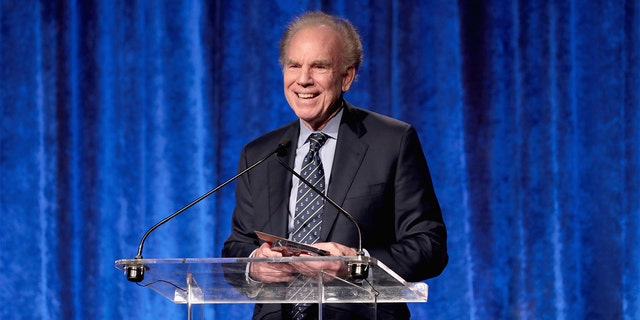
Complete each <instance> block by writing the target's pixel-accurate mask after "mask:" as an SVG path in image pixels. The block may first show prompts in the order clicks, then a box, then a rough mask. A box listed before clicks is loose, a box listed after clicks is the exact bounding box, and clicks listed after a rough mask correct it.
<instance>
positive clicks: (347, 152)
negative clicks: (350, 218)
mask: <svg viewBox="0 0 640 320" xmlns="http://www.w3.org/2000/svg"><path fill="white" fill-rule="evenodd" d="M339 130H340V131H339V134H338V141H337V144H336V152H335V157H334V159H333V169H332V171H331V180H330V181H329V191H328V196H329V198H331V199H332V200H333V201H335V202H336V203H337V204H338V205H340V206H342V205H343V204H344V200H345V198H346V195H347V192H348V191H349V188H350V187H351V184H352V183H353V179H354V178H355V176H356V173H357V172H358V169H359V168H360V165H361V164H362V160H363V159H364V155H365V154H366V152H367V149H368V145H367V144H366V143H363V142H362V141H361V140H360V137H361V136H362V135H363V134H364V133H365V132H366V129H365V128H364V126H363V124H362V122H361V120H360V119H358V117H356V111H355V110H354V109H353V108H352V107H351V106H350V105H346V106H345V110H344V113H343V116H342V121H341V123H340V129H339ZM340 214H341V213H339V212H338V209H336V208H334V207H333V206H332V205H331V204H329V203H327V204H325V211H324V217H323V221H322V235H321V238H320V239H321V241H326V240H327V238H328V236H329V234H330V232H331V229H332V228H333V226H334V224H335V221H336V218H337V217H338V215H340Z"/></svg>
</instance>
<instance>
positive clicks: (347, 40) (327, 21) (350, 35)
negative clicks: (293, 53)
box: [278, 11, 362, 70]
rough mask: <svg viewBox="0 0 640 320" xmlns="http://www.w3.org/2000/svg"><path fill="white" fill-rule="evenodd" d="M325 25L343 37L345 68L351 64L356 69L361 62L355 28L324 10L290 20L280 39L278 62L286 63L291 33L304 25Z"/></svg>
mask: <svg viewBox="0 0 640 320" xmlns="http://www.w3.org/2000/svg"><path fill="white" fill-rule="evenodd" d="M320 25H326V26H328V27H330V28H332V29H333V30H335V31H337V32H338V33H339V34H340V35H341V36H342V39H343V46H344V47H343V48H342V49H343V50H342V61H343V63H344V65H343V66H344V68H345V70H346V69H347V68H348V67H351V66H353V67H354V68H355V69H356V70H358V67H360V64H362V41H361V40H360V35H358V32H357V31H356V28H355V27H354V26H353V25H352V24H351V22H349V21H348V20H346V19H343V18H340V17H336V16H331V15H328V14H326V13H324V12H319V11H317V12H307V13H305V14H303V15H301V16H299V17H297V18H296V19H295V20H293V22H291V23H290V24H289V25H288V26H287V28H286V29H285V31H284V33H283V34H282V39H281V40H280V58H279V59H278V62H279V63H280V66H282V67H284V65H285V63H286V56H287V48H288V47H289V42H290V41H291V38H293V35H294V34H295V33H296V32H298V31H300V29H303V28H305V27H310V26H320Z"/></svg>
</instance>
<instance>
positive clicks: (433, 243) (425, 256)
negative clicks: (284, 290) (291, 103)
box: [222, 103, 448, 319]
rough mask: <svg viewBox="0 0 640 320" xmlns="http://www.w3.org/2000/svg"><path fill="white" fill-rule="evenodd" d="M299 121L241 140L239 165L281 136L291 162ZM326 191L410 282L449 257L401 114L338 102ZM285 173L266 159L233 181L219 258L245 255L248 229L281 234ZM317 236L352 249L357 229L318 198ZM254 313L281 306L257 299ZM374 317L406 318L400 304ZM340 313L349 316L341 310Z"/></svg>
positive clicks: (252, 243) (413, 137) (425, 174)
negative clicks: (229, 222) (229, 214)
mask: <svg viewBox="0 0 640 320" xmlns="http://www.w3.org/2000/svg"><path fill="white" fill-rule="evenodd" d="M299 126H300V122H299V121H297V120H296V121H294V122H291V123H289V124H287V125H285V126H283V127H281V128H278V129H276V130H274V131H272V132H269V133H267V134H265V135H263V136H261V137H259V138H257V139H255V140H254V141H252V142H250V143H248V144H247V145H246V146H245V147H244V148H243V151H242V154H241V158H240V164H239V169H240V170H242V169H244V168H246V167H248V166H249V165H251V164H253V163H254V162H256V161H258V160H259V159H260V158H262V157H264V156H265V155H267V154H269V153H270V152H273V150H274V149H275V148H276V147H277V145H278V144H279V143H280V142H282V141H285V140H288V141H291V143H292V145H291V146H290V147H289V149H288V150H289V152H288V153H287V154H286V155H285V156H282V157H281V158H282V159H283V161H285V162H286V163H289V165H290V166H291V167H293V161H294V158H295V154H294V150H296V147H297V146H296V144H297V141H298V134H299V130H300V127H299ZM333 161H334V162H333V169H332V172H331V177H330V181H329V186H328V190H327V195H328V196H329V197H330V198H331V199H333V200H334V201H335V202H336V203H337V204H339V205H340V206H342V207H343V208H344V209H345V210H346V211H347V212H349V213H350V214H351V215H352V216H353V217H354V218H355V219H356V221H357V222H358V224H359V225H360V228H361V231H362V243H363V247H364V248H365V249H366V250H367V251H368V252H369V254H370V256H371V257H374V258H376V259H378V260H380V261H382V262H383V263H384V264H385V265H387V266H388V267H390V268H391V269H392V270H393V271H395V272H396V273H397V274H399V275H400V276H401V277H403V278H404V279H405V280H407V281H410V282H415V281H421V280H425V279H427V278H431V277H435V276H437V275H439V274H440V273H441V272H442V270H443V269H444V267H445V266H446V264H447V261H448V255H447V249H446V237H447V235H446V229H445V225H444V222H443V219H442V214H441V212H440V206H439V204H438V201H437V199H436V195H435V192H434V190H433V185H432V182H431V177H430V174H429V169H428V167H427V162H426V160H425V157H424V154H423V151H422V147H421V145H420V141H419V139H418V135H417V133H416V130H415V129H414V128H413V127H412V126H410V125H408V124H406V123H404V122H401V121H398V120H395V119H392V118H390V117H386V116H383V115H380V114H377V113H374V112H371V111H367V110H363V109H359V108H356V107H354V106H352V105H350V104H348V103H345V108H344V112H343V116H342V120H341V123H340V128H339V133H338V140H337V144H336V151H335V157H334V160H333ZM290 191H291V173H290V172H288V171H287V170H286V169H285V168H283V166H282V165H281V164H280V163H278V161H277V160H276V159H275V158H273V157H272V158H270V159H268V160H267V161H265V163H262V164H261V165H260V166H258V167H256V168H255V169H253V170H252V171H250V172H249V173H248V174H246V175H244V176H243V177H241V178H239V180H238V181H237V183H236V208H235V210H234V213H233V218H232V232H231V235H230V236H229V238H228V239H227V240H226V241H225V244H224V248H223V250H222V255H223V257H247V256H249V255H250V254H251V252H252V251H253V250H255V249H256V248H257V247H258V246H259V245H260V243H259V241H258V239H257V237H256V235H255V233H254V231H256V230H257V231H263V232H267V233H270V234H274V235H277V236H281V237H284V238H286V237H287V236H288V235H287V225H288V217H289V213H288V205H289V204H288V203H289V194H290ZM319 241H320V242H326V241H332V242H338V243H341V244H343V245H346V246H350V247H354V248H356V247H357V246H358V239H357V233H356V229H355V227H354V226H353V223H351V222H350V221H349V220H348V219H347V218H346V217H344V216H343V215H341V214H340V213H339V211H338V210H337V209H335V208H333V207H331V205H330V204H326V205H325V212H324V217H323V222H322V234H321V238H320V240H319ZM255 311H256V312H255V314H254V317H255V318H261V319H262V318H264V319H270V318H271V317H270V316H269V315H274V316H275V318H278V317H279V314H280V305H258V306H256V310H255ZM378 312H379V314H380V315H381V316H380V317H379V318H385V319H388V318H394V317H395V318H408V309H407V306H406V305H405V304H389V305H380V306H379V307H378ZM345 318H349V319H351V318H353V315H346V316H345Z"/></svg>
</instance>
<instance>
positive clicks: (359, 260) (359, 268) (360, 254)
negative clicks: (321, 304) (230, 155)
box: [276, 143, 369, 280]
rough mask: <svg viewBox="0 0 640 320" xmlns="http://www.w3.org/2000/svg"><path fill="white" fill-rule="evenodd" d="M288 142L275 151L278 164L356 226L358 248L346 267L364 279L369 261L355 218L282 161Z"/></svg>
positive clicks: (357, 277) (367, 273) (352, 273)
mask: <svg viewBox="0 0 640 320" xmlns="http://www.w3.org/2000/svg"><path fill="white" fill-rule="evenodd" d="M288 147H289V144H288V143H287V144H286V145H283V148H282V150H280V152H277V153H276V159H277V160H278V162H280V164H281V165H282V166H283V167H285V168H286V169H287V170H288V171H289V172H291V173H292V174H293V175H294V176H296V177H297V178H298V179H300V181H302V182H303V183H304V184H306V185H307V186H309V188H311V190H313V191H315V193H317V194H319V195H320V197H322V199H324V200H325V201H327V202H329V203H330V204H331V205H332V206H333V207H334V208H336V209H338V211H339V212H340V213H342V214H343V215H344V216H345V217H347V219H349V220H350V221H351V222H353V224H354V225H355V226H356V230H357V231H358V250H357V251H356V257H355V259H354V260H352V261H348V262H347V268H348V269H349V274H350V276H351V278H352V279H355V280H364V279H366V278H367V277H368V276H369V263H368V262H366V261H365V255H364V250H362V233H361V232H360V225H358V222H357V221H356V219H355V218H354V217H353V216H352V215H351V214H350V213H349V212H347V210H345V209H344V208H342V207H341V206H340V205H338V204H337V203H336V202H335V201H333V199H331V198H329V197H328V196H326V195H325V194H324V192H322V191H320V190H318V188H316V187H315V186H314V185H313V184H312V183H311V182H309V180H307V179H305V178H304V177H302V176H301V175H300V174H299V173H297V172H296V171H295V170H293V168H291V167H290V166H289V165H288V164H286V163H284V161H282V159H280V157H281V156H284V155H286V154H287V148H288Z"/></svg>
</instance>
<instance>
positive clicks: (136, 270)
mask: <svg viewBox="0 0 640 320" xmlns="http://www.w3.org/2000/svg"><path fill="white" fill-rule="evenodd" d="M289 144H291V141H289V140H282V141H281V142H280V143H279V144H278V147H277V148H276V149H275V150H273V151H272V152H271V153H269V154H267V155H266V156H264V157H263V158H262V159H260V160H258V161H256V162H255V163H254V164H252V165H251V166H249V167H247V168H246V169H244V170H242V171H240V172H239V173H238V174H236V175H235V176H233V177H231V178H229V179H228V180H227V181H225V182H223V183H222V184H220V185H218V186H217V187H215V188H213V189H211V190H210V191H208V192H207V193H205V194H203V195H202V196H200V197H199V198H197V199H195V200H193V201H191V202H190V203H189V204H187V205H186V206H184V207H182V208H180V209H179V210H178V211H176V212H174V213H172V214H171V215H169V216H167V217H166V218H164V219H162V220H161V221H160V222H158V223H156V224H155V225H153V227H151V228H149V230H147V232H145V234H144V235H143V236H142V239H140V244H139V245H138V254H136V256H135V258H134V259H136V260H141V259H142V249H143V247H144V242H145V241H146V240H147V237H148V236H149V235H150V234H151V232H153V231H154V230H156V229H157V228H158V227H160V226H161V225H163V224H165V223H167V222H168V221H169V220H171V219H173V218H175V217H176V216H178V215H179V214H181V213H183V212H184V211H186V210H187V209H189V208H191V207H193V206H194V205H195V204H197V203H198V202H200V201H202V200H204V199H205V198H207V197H208V196H210V195H212V194H214V193H215V192H216V191H218V190H220V189H222V188H223V187H224V186H226V185H228V184H229V183H231V182H232V181H234V180H236V179H238V178H239V177H241V176H242V175H244V174H246V173H247V172H249V171H251V170H252V169H253V168H255V167H257V166H258V165H260V164H261V163H263V162H264V161H265V160H267V159H269V158H270V157H271V156H272V155H274V154H283V152H284V154H286V152H287V151H286V150H287V147H289ZM124 270H125V273H126V275H127V280H129V281H131V282H141V281H142V280H144V271H145V266H144V265H143V264H141V263H134V264H131V265H127V266H125V267H124Z"/></svg>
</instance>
